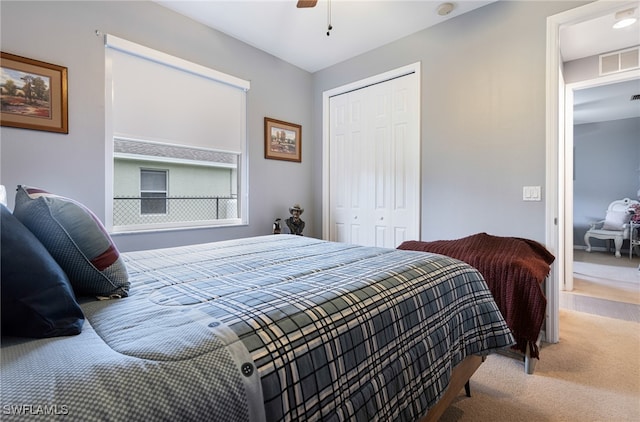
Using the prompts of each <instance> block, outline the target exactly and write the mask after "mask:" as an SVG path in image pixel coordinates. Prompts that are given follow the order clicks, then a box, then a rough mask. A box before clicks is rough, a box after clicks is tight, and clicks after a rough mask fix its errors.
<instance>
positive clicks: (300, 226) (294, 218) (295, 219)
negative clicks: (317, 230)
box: [285, 204, 304, 236]
mask: <svg viewBox="0 0 640 422" xmlns="http://www.w3.org/2000/svg"><path fill="white" fill-rule="evenodd" d="M303 212H304V208H300V205H299V204H295V205H294V206H292V207H290V208H289V214H291V217H289V218H287V219H286V221H285V222H286V223H287V227H289V232H290V233H291V234H297V235H298V236H302V230H304V221H302V220H301V219H300V216H301V215H302V213H303Z"/></svg>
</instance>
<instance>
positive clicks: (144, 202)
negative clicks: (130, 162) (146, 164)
mask: <svg viewBox="0 0 640 422" xmlns="http://www.w3.org/2000/svg"><path fill="white" fill-rule="evenodd" d="M166 213H167V171H166V170H144V169H141V170H140V214H166Z"/></svg>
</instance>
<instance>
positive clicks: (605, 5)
mask: <svg viewBox="0 0 640 422" xmlns="http://www.w3.org/2000/svg"><path fill="white" fill-rule="evenodd" d="M627 3H628V4H633V3H632V2H627ZM621 6H624V4H614V5H612V4H611V3H609V2H605V1H597V2H594V3H590V4H587V5H584V6H581V7H577V8H575V9H571V10H568V11H566V12H563V13H560V14H557V15H554V16H550V17H549V18H547V78H546V79H547V88H546V94H547V95H546V98H547V103H546V122H547V125H546V150H547V156H546V180H547V182H546V190H547V192H548V195H547V203H546V209H545V214H546V217H545V221H546V224H545V225H546V229H545V233H546V234H545V239H546V244H547V245H548V247H549V249H550V250H551V251H552V253H554V254H555V255H556V261H555V262H554V264H553V267H552V272H551V275H550V277H549V282H550V287H549V289H548V308H549V318H548V319H547V323H546V337H547V338H546V340H547V341H549V342H552V343H555V342H558V341H559V338H560V335H559V308H560V306H559V301H560V293H561V290H565V289H566V282H567V280H572V277H573V268H572V267H573V260H572V254H573V233H572V232H573V195H572V190H571V188H567V183H569V186H571V185H570V182H568V181H569V180H572V179H571V178H570V177H567V175H568V174H570V175H572V170H573V168H572V167H573V162H572V161H573V151H572V149H570V148H568V145H567V143H566V142H565V140H566V138H565V127H566V125H565V113H564V110H565V108H566V107H565V105H564V104H565V103H564V100H565V95H564V93H565V81H564V79H563V73H562V56H561V53H560V47H559V43H560V29H561V27H566V26H570V25H574V24H577V23H580V22H582V21H586V20H588V19H592V18H594V17H598V16H603V15H605V14H608V13H612V12H613V11H614V10H615V9H617V8H620V7H621ZM602 52H604V51H602ZM567 258H571V259H567Z"/></svg>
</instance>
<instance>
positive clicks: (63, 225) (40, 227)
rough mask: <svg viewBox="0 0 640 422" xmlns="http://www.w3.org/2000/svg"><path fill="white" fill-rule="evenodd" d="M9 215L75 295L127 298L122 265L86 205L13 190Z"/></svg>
mask: <svg viewBox="0 0 640 422" xmlns="http://www.w3.org/2000/svg"><path fill="white" fill-rule="evenodd" d="M13 214H14V215H15V216H16V217H17V218H18V220H20V221H21V222H22V224H24V225H25V226H27V228H28V229H29V230H30V231H31V232H32V233H33V234H35V235H36V237H37V238H38V239H39V240H40V242H41V243H42V244H43V245H44V246H45V248H47V250H48V251H49V253H50V254H51V256H53V258H54V259H55V260H56V261H57V262H58V264H60V267H62V269H63V270H64V272H65V273H66V274H67V277H69V281H70V282H71V286H73V290H74V292H75V294H76V295H77V296H98V297H100V298H113V297H123V296H128V294H129V275H128V273H127V268H126V267H125V265H124V261H123V260H122V258H121V257H120V253H119V252H118V249H117V248H116V245H115V244H114V243H113V241H112V239H111V236H109V234H108V233H107V231H106V229H105V228H104V226H103V225H102V223H101V222H100V220H98V218H97V217H96V216H95V215H94V214H93V213H92V212H91V211H90V210H89V209H88V208H87V207H85V206H84V205H82V204H80V203H78V202H76V201H74V200H72V199H69V198H65V197H64V196H59V195H54V194H52V193H49V192H46V191H43V190H42V189H38V188H33V187H29V186H18V192H17V193H16V203H15V208H14V210H13Z"/></svg>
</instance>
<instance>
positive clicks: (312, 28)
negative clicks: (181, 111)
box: [156, 0, 640, 123]
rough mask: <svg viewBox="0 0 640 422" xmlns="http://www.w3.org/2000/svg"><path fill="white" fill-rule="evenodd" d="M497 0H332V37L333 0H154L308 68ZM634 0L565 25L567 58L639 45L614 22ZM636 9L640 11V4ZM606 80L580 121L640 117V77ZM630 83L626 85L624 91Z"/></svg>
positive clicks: (583, 97)
mask: <svg viewBox="0 0 640 422" xmlns="http://www.w3.org/2000/svg"><path fill="white" fill-rule="evenodd" d="M494 1H496V0H491V1H481V0H463V1H451V3H452V4H453V5H454V6H455V7H454V9H453V11H452V12H451V13H450V14H448V15H446V16H440V15H439V14H438V12H437V11H438V7H439V6H440V5H441V4H442V3H444V2H443V1H433V0H412V1H406V0H357V1H355V0H331V3H330V6H331V7H330V11H331V13H330V16H331V19H330V21H331V25H332V26H333V29H332V30H331V32H330V35H329V36H327V25H328V22H329V7H328V6H329V3H328V0H319V1H318V4H317V5H316V7H314V8H308V9H298V8H296V0H208V1H206V0H193V1H191V0H156V2H157V3H159V4H161V5H162V6H165V7H167V8H169V9H171V10H174V11H176V12H178V13H180V14H182V15H185V16H187V17H190V18H192V19H194V20H196V21H198V22H200V23H203V24H205V25H207V26H210V27H212V28H214V29H216V30H218V31H221V32H223V33H226V34H227V35H230V36H232V37H234V38H236V39H239V40H241V41H243V42H245V43H247V44H249V45H252V46H254V47H256V48H258V49H260V50H263V51H265V52H267V53H270V54H272V55H274V56H276V57H278V58H280V59H282V60H284V61H286V62H288V63H291V64H293V65H295V66H298V67H300V68H302V69H304V70H307V71H309V72H316V71H318V70H321V69H324V68H326V67H329V66H332V65H334V64H336V63H339V62H342V61H344V60H347V59H349V58H351V57H354V56H357V55H359V54H362V53H365V52H367V51H370V50H373V49H375V48H377V47H380V46H382V45H385V44H388V43H390V42H393V41H395V40H398V39H400V38H403V37H405V36H407V35H410V34H413V33H415V32H418V31H421V30H423V29H425V28H428V27H430V26H433V25H436V24H438V23H440V22H443V21H445V20H447V19H451V18H453V17H456V16H459V15H461V14H463V13H467V12H469V11H472V10H474V9H477V8H479V7H484V6H486V5H488V4H490V3H493V2H494ZM501 1H504V0H501ZM634 5H636V6H640V2H638V1H637V0H636V1H626V2H612V13H610V14H607V15H605V16H600V17H594V18H593V19H590V20H588V21H585V22H579V23H576V24H573V25H571V26H567V27H563V28H561V32H560V50H561V52H562V56H563V60H564V61H570V60H575V59H579V58H583V57H589V56H593V55H597V54H601V53H605V52H610V51H616V50H620V49H623V48H627V47H632V46H636V45H639V44H640V23H639V22H636V24H634V25H633V26H632V27H629V28H627V29H624V30H613V29H612V28H611V26H612V24H613V21H614V17H613V14H614V13H615V11H618V10H625V9H628V8H629V7H630V6H634ZM616 6H617V7H616ZM639 8H640V7H639ZM635 13H636V14H638V10H636V12H635ZM607 87H608V86H605V87H598V89H595V88H590V89H586V90H582V91H576V97H575V98H576V101H578V100H580V101H581V102H582V104H583V106H580V107H576V111H575V113H576V114H575V116H574V118H575V119H576V120H575V121H576V123H577V122H578V121H582V122H587V121H602V120H612V116H613V117H615V118H621V117H619V116H633V117H640V101H635V102H633V103H631V102H630V101H629V96H630V95H631V93H630V92H629V91H628V90H629V89H634V88H637V84H635V85H634V84H633V81H632V82H630V83H627V84H623V86H621V87H615V88H614V87H612V89H611V90H610V91H609V90H608V89H607ZM625 89H626V90H627V91H625V92H624V93H623V92H622V91H624V90H625ZM591 90H593V91H591ZM632 94H640V92H633V93H632ZM595 95H597V96H598V98H596V97H594V96H595ZM586 104H591V105H593V106H594V107H595V105H596V104H600V105H603V104H606V106H604V107H598V108H597V109H598V112H597V113H596V112H595V111H594V110H591V111H589V113H588V114H586V113H587V112H586V111H585V110H589V109H588V107H586V106H585V105H586ZM616 116H618V117H616Z"/></svg>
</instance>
